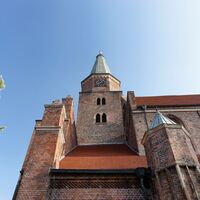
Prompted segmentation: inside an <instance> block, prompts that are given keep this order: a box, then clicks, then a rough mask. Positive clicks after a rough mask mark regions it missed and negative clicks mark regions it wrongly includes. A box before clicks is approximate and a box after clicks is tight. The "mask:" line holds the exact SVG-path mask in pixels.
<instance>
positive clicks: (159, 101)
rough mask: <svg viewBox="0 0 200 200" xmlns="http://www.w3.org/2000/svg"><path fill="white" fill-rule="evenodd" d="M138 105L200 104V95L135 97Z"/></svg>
mask: <svg viewBox="0 0 200 200" xmlns="http://www.w3.org/2000/svg"><path fill="white" fill-rule="evenodd" d="M135 98H136V103H137V105H138V106H142V105H147V106H176V105H177V106H181V105H200V95H199V94H196V95H195V94H194V95H174V96H147V97H135Z"/></svg>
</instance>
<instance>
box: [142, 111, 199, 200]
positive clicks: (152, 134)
mask: <svg viewBox="0 0 200 200" xmlns="http://www.w3.org/2000/svg"><path fill="white" fill-rule="evenodd" d="M143 143H144V146H145V150H146V156H147V161H148V165H149V167H151V169H152V175H153V177H154V184H155V185H154V186H155V190H156V192H155V193H156V195H155V197H157V199H163V200H164V199H166V200H170V199H172V200H173V199H177V200H178V199H180V200H184V199H185V200H187V199H200V181H199V177H200V169H199V167H200V165H199V161H198V158H197V155H196V153H195V150H194V147H193V145H192V141H191V136H190V134H189V133H188V131H187V130H186V129H185V128H184V127H183V126H182V125H180V124H176V123H175V122H173V121H172V120H170V119H169V118H167V117H165V116H163V115H162V114H161V113H160V112H157V113H156V115H155V117H154V120H153V122H152V124H151V127H150V130H148V131H147V132H146V134H145V135H144V138H143Z"/></svg>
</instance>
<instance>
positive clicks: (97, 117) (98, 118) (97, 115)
mask: <svg viewBox="0 0 200 200" xmlns="http://www.w3.org/2000/svg"><path fill="white" fill-rule="evenodd" d="M100 118H101V116H100V114H99V113H97V114H96V123H100Z"/></svg>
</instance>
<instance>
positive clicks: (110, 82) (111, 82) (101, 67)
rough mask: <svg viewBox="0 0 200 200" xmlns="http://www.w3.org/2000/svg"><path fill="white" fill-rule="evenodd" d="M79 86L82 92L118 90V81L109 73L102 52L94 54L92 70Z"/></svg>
mask: <svg viewBox="0 0 200 200" xmlns="http://www.w3.org/2000/svg"><path fill="white" fill-rule="evenodd" d="M81 87H82V92H94V91H96V92H97V91H120V81H119V80H118V79H117V78H116V77H114V76H113V75H112V74H111V72H110V69H109V67H108V65H107V63H106V60H105V57H104V55H103V53H102V52H100V53H99V54H98V55H97V56H96V60H95V63H94V65H93V68H92V71H91V73H90V75H89V76H88V77H87V78H85V79H84V80H83V81H82V82H81Z"/></svg>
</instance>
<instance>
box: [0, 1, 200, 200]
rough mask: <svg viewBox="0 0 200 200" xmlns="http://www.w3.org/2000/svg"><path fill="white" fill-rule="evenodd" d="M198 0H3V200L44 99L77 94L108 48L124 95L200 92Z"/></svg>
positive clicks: (0, 39) (0, 38)
mask: <svg viewBox="0 0 200 200" xmlns="http://www.w3.org/2000/svg"><path fill="white" fill-rule="evenodd" d="M199 10H200V1H198V0H190V1H188V0H167V1H165V0H162V1H160V0H157V1H156V0H151V1H150V0H148V1H147V0H143V1H136V0H101V1H100V0H84V1H82V0H79V1H78V0H56V1H55V0H0V74H2V75H3V76H4V79H5V81H6V86H7V87H6V89H5V90H4V91H1V99H0V116H1V117H0V124H5V125H6V126H7V129H6V130H5V131H4V132H3V133H1V134H0V159H1V165H0V171H1V178H0V188H1V189H0V199H1V200H9V199H11V198H12V195H13V192H14V188H15V185H16V183H17V179H18V176H19V171H20V169H21V166H22V163H23V160H24V156H25V153H26V150H27V148H28V144H29V140H30V137H31V134H32V131H33V128H34V124H35V120H36V119H41V118H42V114H43V110H44V107H43V105H44V104H47V103H50V102H51V101H53V100H55V99H60V98H64V97H66V96H67V95H71V96H72V97H73V98H74V101H75V107H76V108H77V103H78V102H77V101H78V92H79V91H80V82H81V80H83V79H84V78H85V77H86V76H87V75H88V74H89V73H90V70H91V69H92V66H93V64H94V61H95V56H96V54H97V53H98V52H99V50H102V51H103V52H104V55H105V57H106V60H107V63H108V65H109V66H110V70H111V71H112V73H113V75H114V76H116V77H117V78H119V79H120V80H121V82H122V90H123V91H124V94H126V91H128V90H134V91H135V94H136V95H137V96H145V95H147V96H148V95H169V94H193V93H200V78H199V74H200V12H199Z"/></svg>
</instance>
